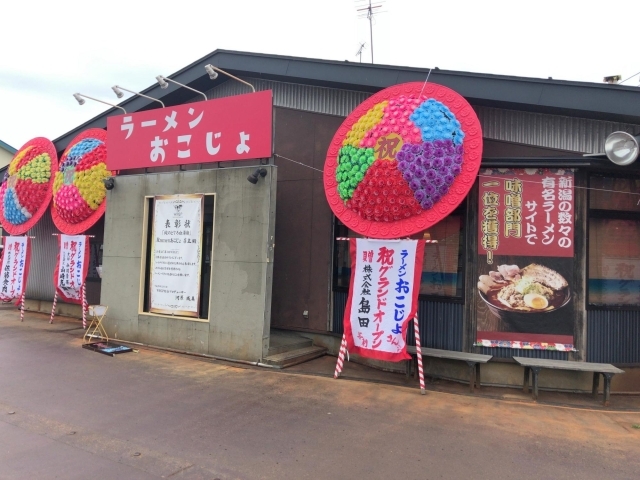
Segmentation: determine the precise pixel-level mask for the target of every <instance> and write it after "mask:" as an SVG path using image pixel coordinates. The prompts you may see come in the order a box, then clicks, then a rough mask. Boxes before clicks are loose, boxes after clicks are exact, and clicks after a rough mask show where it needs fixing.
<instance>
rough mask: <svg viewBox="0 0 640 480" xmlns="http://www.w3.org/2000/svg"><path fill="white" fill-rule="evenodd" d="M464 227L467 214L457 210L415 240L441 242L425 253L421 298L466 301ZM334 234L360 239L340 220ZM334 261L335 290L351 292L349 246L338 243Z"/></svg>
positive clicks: (433, 244)
mask: <svg viewBox="0 0 640 480" xmlns="http://www.w3.org/2000/svg"><path fill="white" fill-rule="evenodd" d="M463 223H464V216H463V213H462V211H461V210H457V211H456V212H454V213H452V214H451V215H449V216H448V217H447V218H445V219H444V220H442V221H440V222H439V223H437V224H436V225H434V226H433V227H431V228H430V229H428V230H426V231H424V232H423V233H422V234H418V235H417V236H414V237H413V238H424V239H426V240H437V243H428V244H427V245H426V246H425V249H424V261H423V264H422V281H421V284H420V294H421V295H433V296H437V297H458V298H462V295H463V281H464V274H463V260H464V258H463V253H464V247H463V242H464V236H463V234H462V225H463ZM334 233H335V236H336V237H360V235H358V234H356V233H355V232H352V231H351V230H349V229H348V228H347V227H346V226H345V225H343V224H342V222H340V220H338V219H337V218H336V219H335V228H334ZM333 258H334V269H333V280H334V281H333V285H334V289H335V290H343V291H344V290H348V289H349V281H350V279H351V258H350V256H349V242H346V241H339V240H338V241H335V243H334V254H333Z"/></svg>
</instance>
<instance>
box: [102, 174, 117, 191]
mask: <svg viewBox="0 0 640 480" xmlns="http://www.w3.org/2000/svg"><path fill="white" fill-rule="evenodd" d="M102 183H104V188H106V189H107V190H113V187H115V186H116V181H115V179H114V178H113V177H107V178H104V179H102Z"/></svg>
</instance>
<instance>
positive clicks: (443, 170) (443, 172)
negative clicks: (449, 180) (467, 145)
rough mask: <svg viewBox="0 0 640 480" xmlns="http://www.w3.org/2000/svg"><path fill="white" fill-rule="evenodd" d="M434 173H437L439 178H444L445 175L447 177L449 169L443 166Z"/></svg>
mask: <svg viewBox="0 0 640 480" xmlns="http://www.w3.org/2000/svg"><path fill="white" fill-rule="evenodd" d="M436 172H438V175H440V176H441V177H444V176H445V175H449V168H448V167H445V166H444V165H443V166H442V167H440V168H438V169H437V170H436Z"/></svg>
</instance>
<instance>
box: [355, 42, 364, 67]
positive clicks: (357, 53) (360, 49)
mask: <svg viewBox="0 0 640 480" xmlns="http://www.w3.org/2000/svg"><path fill="white" fill-rule="evenodd" d="M365 45H366V43H361V44H360V48H359V49H358V51H357V52H356V57H357V56H359V57H360V63H362V50H364V46H365Z"/></svg>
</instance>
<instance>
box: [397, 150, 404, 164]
mask: <svg viewBox="0 0 640 480" xmlns="http://www.w3.org/2000/svg"><path fill="white" fill-rule="evenodd" d="M405 158H406V153H405V152H403V151H402V150H400V151H399V152H398V153H396V160H398V161H399V162H403V161H404V160H405Z"/></svg>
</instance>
